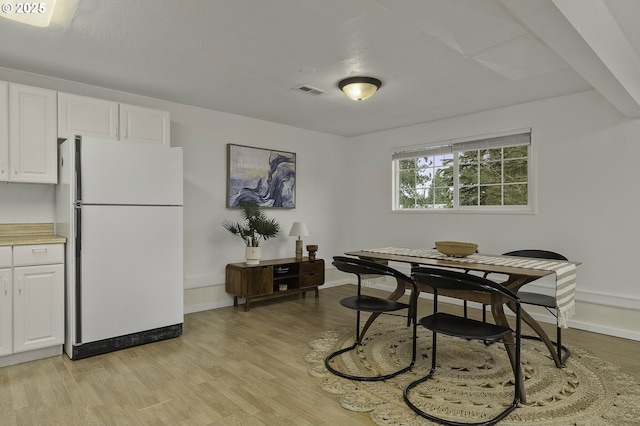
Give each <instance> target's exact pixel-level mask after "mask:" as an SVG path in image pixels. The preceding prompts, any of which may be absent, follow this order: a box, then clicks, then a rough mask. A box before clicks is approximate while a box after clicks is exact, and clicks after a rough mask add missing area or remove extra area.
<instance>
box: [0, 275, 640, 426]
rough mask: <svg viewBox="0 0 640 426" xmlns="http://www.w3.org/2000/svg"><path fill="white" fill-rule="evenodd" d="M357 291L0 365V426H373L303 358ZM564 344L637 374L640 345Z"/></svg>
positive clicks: (349, 319)
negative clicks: (109, 349) (125, 344)
mask: <svg viewBox="0 0 640 426" xmlns="http://www.w3.org/2000/svg"><path fill="white" fill-rule="evenodd" d="M353 288H354V287H353V286H341V287H334V288H327V289H323V290H321V291H320V298H319V299H315V298H314V297H313V293H309V294H308V295H307V297H306V298H302V297H299V296H291V297H289V298H284V299H275V300H271V301H264V302H255V303H253V304H252V308H251V310H250V311H249V312H243V310H242V306H241V307H240V308H233V307H229V308H222V309H216V310H212V311H206V312H199V313H195V314H190V315H187V316H186V317H185V325H184V335H183V336H182V337H179V338H176V339H172V340H168V341H163V342H158V343H153V344H149V345H144V346H140V347H136V348H131V349H126V350H121V351H118V352H113V353H110V354H106V355H100V356H96V357H92V358H88V359H84V360H78V361H71V360H69V359H68V358H67V357H66V356H65V355H62V356H57V357H52V358H47V359H44V360H39V361H34V362H29V363H24V364H20V365H15V366H11V367H5V368H0V425H39V424H42V425H79V424H82V425H84V424H90V425H102V424H108V425H143V424H144V425H148V424H152V425H332V426H333V425H370V424H372V423H371V422H370V420H369V418H368V415H367V414H358V413H353V412H350V411H347V410H345V409H342V408H341V407H340V404H339V402H338V400H339V398H338V397H337V396H334V395H330V394H327V393H325V392H324V391H322V390H321V389H320V387H319V383H318V379H315V378H313V377H311V376H310V375H309V374H308V373H307V368H308V364H307V363H306V362H305V361H304V359H303V356H304V354H305V353H306V352H308V351H309V347H308V342H309V341H311V340H313V339H316V338H318V337H319V335H320V333H321V332H323V331H326V330H332V329H334V328H336V327H337V326H338V325H342V324H352V323H353V319H354V316H353V312H351V311H349V310H348V309H345V308H342V307H341V306H340V305H339V304H338V301H339V300H340V299H341V298H342V297H345V296H346V295H351V294H352V292H353ZM452 309H458V308H452ZM420 312H421V313H424V312H430V305H429V302H428V301H426V300H421V307H420ZM549 330H550V331H551V332H552V331H553V330H554V327H553V326H550V327H549ZM564 339H565V342H566V344H567V345H569V346H571V345H579V346H581V347H583V348H585V349H588V350H590V351H592V352H594V353H595V354H596V355H599V356H601V357H604V358H607V359H609V360H611V361H614V362H617V363H618V364H620V365H622V366H623V369H624V370H625V371H627V372H629V373H631V374H635V375H638V376H640V366H639V365H638V363H637V360H636V357H637V353H638V352H639V351H640V342H634V341H628V340H624V339H616V338H611V337H607V336H603V335H597V334H593V333H588V332H583V331H580V330H571V329H570V330H566V331H565V334H564Z"/></svg>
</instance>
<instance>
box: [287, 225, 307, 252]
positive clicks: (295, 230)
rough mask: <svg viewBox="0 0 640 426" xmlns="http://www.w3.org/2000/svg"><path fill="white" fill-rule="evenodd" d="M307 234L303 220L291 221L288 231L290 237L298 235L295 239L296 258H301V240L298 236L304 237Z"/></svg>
mask: <svg viewBox="0 0 640 426" xmlns="http://www.w3.org/2000/svg"><path fill="white" fill-rule="evenodd" d="M308 235H309V231H308V230H307V225H305V223H304V222H293V226H291V231H289V236H290V237H298V239H297V240H296V259H297V260H302V240H301V239H300V237H306V236H308Z"/></svg>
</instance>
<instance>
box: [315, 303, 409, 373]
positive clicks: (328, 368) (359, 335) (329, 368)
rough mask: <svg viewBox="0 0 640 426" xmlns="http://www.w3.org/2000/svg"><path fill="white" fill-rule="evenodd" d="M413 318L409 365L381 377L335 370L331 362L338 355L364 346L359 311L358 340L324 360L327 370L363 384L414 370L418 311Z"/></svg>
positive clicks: (357, 321)
mask: <svg viewBox="0 0 640 426" xmlns="http://www.w3.org/2000/svg"><path fill="white" fill-rule="evenodd" d="M411 315H412V318H411V319H410V323H413V325H412V343H411V345H412V347H411V362H410V363H409V365H407V366H405V367H403V368H401V369H399V370H397V371H394V372H391V373H388V374H384V375H380V376H356V375H352V374H348V373H344V372H342V371H339V370H337V369H335V368H334V367H333V366H332V365H331V360H332V359H333V358H335V357H337V356H338V355H341V354H343V353H346V352H349V351H352V350H354V349H355V348H357V347H358V346H359V345H360V344H362V341H361V340H362V336H363V334H362V333H361V332H360V311H358V315H357V320H356V323H357V325H358V327H357V329H356V340H355V341H354V342H353V344H352V345H351V346H349V347H346V348H342V349H340V350H337V351H335V352H333V353H331V354H329V355H328V356H327V357H326V358H325V359H324V365H325V367H326V368H327V370H329V371H330V372H331V373H333V374H335V375H336V376H339V377H344V378H345V379H349V380H357V381H362V382H375V381H380V380H386V379H390V378H392V377H395V376H397V375H399V374H402V373H404V372H406V371H409V370H410V369H412V368H413V366H414V364H415V362H416V357H417V347H418V343H417V339H418V325H417V320H416V318H415V315H416V309H415V308H414V309H413V310H412V314H411Z"/></svg>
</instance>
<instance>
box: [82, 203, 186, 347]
mask: <svg viewBox="0 0 640 426" xmlns="http://www.w3.org/2000/svg"><path fill="white" fill-rule="evenodd" d="M81 215H82V220H81V232H82V234H81V235H82V239H81V248H80V253H81V272H80V276H81V279H80V295H79V296H80V300H81V306H80V316H81V323H80V337H79V339H80V341H81V342H82V343H88V342H94V341H98V340H102V339H107V338H111V337H118V336H123V335H127V334H131V333H136V332H140V331H145V330H151V329H155V328H159V327H166V326H168V325H174V324H181V323H182V322H183V258H182V249H183V247H182V207H152V206H83V207H82V212H81Z"/></svg>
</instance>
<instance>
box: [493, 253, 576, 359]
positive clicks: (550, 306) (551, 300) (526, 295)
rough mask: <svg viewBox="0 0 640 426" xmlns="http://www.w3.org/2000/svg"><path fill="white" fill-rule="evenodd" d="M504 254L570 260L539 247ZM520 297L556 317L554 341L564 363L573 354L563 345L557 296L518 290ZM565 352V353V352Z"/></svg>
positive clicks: (537, 338)
mask: <svg viewBox="0 0 640 426" xmlns="http://www.w3.org/2000/svg"><path fill="white" fill-rule="evenodd" d="M503 255H504V256H518V257H532V258H536V259H549V260H562V261H568V260H569V259H567V258H566V257H565V256H563V255H561V254H560V253H556V252H553V251H549V250H537V249H526V250H515V251H510V252H508V253H504V254H503ZM518 297H519V298H520V303H522V304H523V305H534V306H542V307H543V308H545V309H546V310H547V311H549V313H551V315H553V316H554V317H555V318H556V341H555V342H552V343H553V344H554V345H555V346H556V349H557V353H558V359H560V363H561V364H562V365H564V363H565V362H566V361H567V359H568V358H569V356H571V351H569V349H568V348H567V347H566V346H563V345H562V327H560V325H559V324H558V310H557V307H558V305H557V303H556V298H555V296H549V295H546V294H541V293H533V292H527V291H522V290H520V291H518ZM523 337H524V338H526V339H535V340H541V339H540V338H539V337H538V336H528V335H527V336H523ZM563 352H564V354H563Z"/></svg>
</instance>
